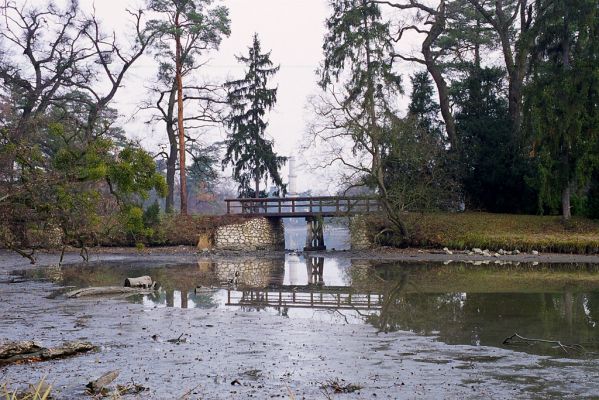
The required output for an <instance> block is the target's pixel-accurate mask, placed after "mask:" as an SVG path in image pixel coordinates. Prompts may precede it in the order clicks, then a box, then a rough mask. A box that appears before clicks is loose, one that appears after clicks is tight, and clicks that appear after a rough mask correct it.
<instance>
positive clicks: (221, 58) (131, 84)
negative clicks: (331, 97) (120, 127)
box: [80, 0, 410, 192]
mask: <svg viewBox="0 0 599 400" xmlns="http://www.w3.org/2000/svg"><path fill="white" fill-rule="evenodd" d="M94 3H95V8H96V14H97V15H98V17H99V19H101V20H102V21H103V25H104V26H105V27H106V28H107V29H115V30H116V31H117V32H124V29H123V27H124V26H125V25H126V22H127V14H126V13H125V8H131V9H135V8H139V6H140V5H142V4H143V2H142V1H141V0H101V1H100V0H96V1H95V2H92V1H91V0H80V4H81V6H82V8H84V9H88V10H91V7H92V4H94ZM221 3H222V4H224V5H226V6H227V7H228V8H229V11H230V18H231V36H230V37H229V38H227V39H225V40H224V41H223V42H222V45H221V47H220V50H219V51H218V52H213V53H211V54H209V55H207V58H209V59H210V61H209V64H208V65H206V66H205V67H203V69H202V70H201V72H199V74H201V75H202V76H204V77H207V78H209V79H211V80H216V81H220V82H222V81H224V80H226V78H227V77H242V76H243V72H244V67H243V65H240V64H238V63H237V62H236V60H235V55H239V54H242V53H246V52H247V47H248V46H249V45H250V42H251V39H252V35H253V34H254V32H257V33H258V35H259V36H260V39H261V42H262V47H263V49H265V50H272V55H271V59H272V61H273V62H274V63H275V64H277V63H278V64H280V65H281V69H280V71H279V73H278V74H277V76H276V78H275V79H274V80H273V83H275V84H278V88H279V92H278V102H277V105H276V107H275V109H274V110H273V112H271V114H270V115H269V119H270V125H269V127H268V134H269V135H270V136H271V137H272V138H273V139H274V140H275V150H276V151H277V152H278V153H279V154H281V155H285V156H291V155H296V156H298V158H299V162H300V165H301V164H305V163H303V161H306V160H305V157H306V155H302V154H298V152H299V147H300V146H299V142H300V141H301V140H302V137H303V136H304V134H305V130H306V122H307V120H308V119H309V118H310V115H309V114H308V113H307V111H306V105H307V100H308V97H309V96H310V95H312V94H315V93H317V91H318V88H317V86H316V80H317V77H316V75H315V70H316V68H317V67H318V65H319V63H320V61H321V60H322V40H323V35H324V33H325V29H324V21H325V19H326V17H327V16H328V14H329V7H328V2H327V1H326V0H223V1H222V2H221ZM406 68H410V67H409V66H406ZM406 72H408V70H407V69H406ZM155 74H156V63H155V62H154V60H153V59H152V58H151V57H145V58H143V59H142V60H141V61H140V62H139V63H138V64H137V65H135V67H134V68H133V70H132V71H131V74H129V76H128V79H127V81H126V82H125V87H124V88H123V89H122V90H121V91H120V92H119V94H118V95H117V99H116V101H117V104H116V105H117V108H118V109H119V111H120V113H121V114H122V115H123V117H124V119H123V121H124V122H125V120H127V121H126V123H125V127H126V130H127V132H128V134H129V135H130V136H131V137H134V138H137V139H139V140H140V141H141V143H142V144H143V145H144V146H145V147H146V148H147V149H149V150H150V151H155V150H156V149H157V148H158V144H159V143H165V142H166V137H165V133H164V130H163V127H162V126H161V125H158V126H155V127H154V128H153V129H152V128H151V127H148V126H146V125H144V124H143V121H144V120H146V119H147V115H145V116H144V115H141V114H138V115H137V116H136V117H135V118H134V119H133V120H131V119H129V118H130V116H131V114H132V113H133V111H134V110H135V109H136V107H137V106H138V105H139V103H140V102H141V101H143V100H144V99H146V98H147V90H146V89H145V88H146V87H147V86H148V85H149V82H151V80H152V79H153V77H154V76H155ZM406 81H409V80H408V79H407V77H405V78H404V82H406ZM220 135H221V138H224V132H222V131H221V132H220ZM214 139H216V138H212V139H211V140H214ZM283 173H284V175H285V176H286V175H287V169H286V168H285V169H284V171H283ZM298 175H299V182H298V186H299V189H300V190H307V189H313V190H316V191H318V192H327V191H332V190H334V189H335V185H334V184H330V182H329V180H330V178H329V177H330V176H332V175H334V174H327V173H323V172H322V171H314V170H312V169H310V168H305V167H304V168H303V169H302V170H300V171H299V173H298Z"/></svg>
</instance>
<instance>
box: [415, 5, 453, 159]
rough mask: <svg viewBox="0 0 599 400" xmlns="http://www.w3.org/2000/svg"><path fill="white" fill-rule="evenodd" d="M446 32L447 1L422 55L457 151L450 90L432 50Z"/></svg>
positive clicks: (448, 132)
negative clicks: (433, 82)
mask: <svg viewBox="0 0 599 400" xmlns="http://www.w3.org/2000/svg"><path fill="white" fill-rule="evenodd" d="M444 30H445V1H441V3H440V4H439V9H438V11H437V13H436V14H435V21H434V22H433V24H432V26H431V29H430V31H429V33H428V35H427V36H426V38H425V39H424V41H423V42H422V55H423V56H424V61H425V64H426V69H427V70H428V72H429V73H430V74H431V76H432V77H433V80H434V81H435V85H436V86H437V92H438V93H439V107H440V108H441V116H442V117H443V121H444V122H445V130H446V131H447V137H448V139H449V143H450V144H451V149H452V150H456V149H457V148H458V145H459V144H458V137H457V133H456V127H455V120H454V119H453V114H452V113H451V104H450V101H449V89H448V87H447V83H446V82H445V78H443V73H442V72H441V69H440V68H439V66H438V65H437V63H436V60H435V57H434V55H433V52H432V50H431V47H432V45H433V43H434V42H435V40H437V38H438V37H439V36H440V35H441V34H442V33H443V31H444Z"/></svg>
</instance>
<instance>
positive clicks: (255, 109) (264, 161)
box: [223, 34, 287, 197]
mask: <svg viewBox="0 0 599 400" xmlns="http://www.w3.org/2000/svg"><path fill="white" fill-rule="evenodd" d="M237 60H238V61H239V62H242V63H244V64H246V66H247V70H246V73H245V76H244V77H243V78H242V79H239V80H233V81H229V82H227V83H226V87H227V89H228V103H229V106H230V107H231V112H230V115H229V117H228V118H227V126H228V128H229V129H230V134H229V138H228V139H227V141H226V146H227V152H226V154H225V158H224V160H223V168H224V167H225V166H227V165H228V164H231V165H232V166H233V179H235V181H237V182H238V183H239V194H240V196H250V195H252V194H253V195H254V196H255V197H260V182H261V181H263V180H264V181H268V179H269V178H270V180H272V182H273V183H274V184H275V185H276V186H277V187H278V188H280V189H283V190H284V184H283V182H282V179H281V175H280V172H279V170H280V168H281V167H282V166H283V165H284V164H285V162H286V161H287V158H286V157H281V156H278V155H277V154H276V153H275V152H274V151H273V144H274V142H273V141H272V140H268V139H267V138H266V137H265V131H266V128H267V127H268V122H267V121H266V119H265V116H266V113H267V111H270V110H271V109H272V108H273V107H274V105H275V103H276V102H277V88H272V87H269V85H268V80H269V78H270V77H272V76H273V75H274V74H276V73H277V71H278V70H279V66H274V65H273V63H272V61H271V60H270V52H268V53H262V49H261V47H260V40H259V39H258V35H257V34H254V40H253V43H252V45H251V47H249V53H248V55H247V56H239V57H237ZM252 183H253V184H254V189H253V190H252V188H251V185H252Z"/></svg>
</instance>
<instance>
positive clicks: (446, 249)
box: [443, 247, 453, 255]
mask: <svg viewBox="0 0 599 400" xmlns="http://www.w3.org/2000/svg"><path fill="white" fill-rule="evenodd" d="M443 251H444V252H445V254H449V255H452V254H453V252H452V251H451V250H449V249H448V248H447V247H443Z"/></svg>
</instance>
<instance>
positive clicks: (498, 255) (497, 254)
mask: <svg viewBox="0 0 599 400" xmlns="http://www.w3.org/2000/svg"><path fill="white" fill-rule="evenodd" d="M493 256H494V257H497V258H499V257H501V254H499V253H495V254H493Z"/></svg>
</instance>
